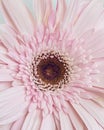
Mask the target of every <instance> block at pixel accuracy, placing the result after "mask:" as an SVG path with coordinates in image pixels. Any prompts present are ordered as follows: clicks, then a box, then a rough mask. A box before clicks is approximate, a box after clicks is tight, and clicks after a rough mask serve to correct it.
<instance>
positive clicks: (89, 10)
mask: <svg viewBox="0 0 104 130" xmlns="http://www.w3.org/2000/svg"><path fill="white" fill-rule="evenodd" d="M103 3H104V1H103V0H100V1H99V0H92V1H91V2H90V4H89V5H88V6H87V7H86V9H85V10H84V11H83V13H82V14H81V15H80V17H79V18H78V20H77V22H76V24H75V25H74V27H73V33H74V36H76V37H77V36H80V35H81V34H83V33H84V32H85V31H86V30H88V29H89V28H94V26H95V25H96V23H97V21H98V19H99V17H100V15H101V13H102V11H103Z"/></svg>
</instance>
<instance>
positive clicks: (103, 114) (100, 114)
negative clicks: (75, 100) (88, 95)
mask: <svg viewBox="0 0 104 130" xmlns="http://www.w3.org/2000/svg"><path fill="white" fill-rule="evenodd" d="M81 105H82V106H83V107H84V109H86V110H87V111H88V112H89V113H90V114H91V115H92V117H93V118H95V120H97V122H98V123H99V124H100V125H101V126H102V127H103V129H104V108H103V107H101V106H100V105H98V104H97V103H95V102H94V101H91V100H88V101H86V100H82V101H81Z"/></svg>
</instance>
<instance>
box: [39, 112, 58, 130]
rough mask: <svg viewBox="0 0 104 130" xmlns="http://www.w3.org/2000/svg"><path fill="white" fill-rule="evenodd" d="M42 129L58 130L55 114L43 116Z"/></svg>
mask: <svg viewBox="0 0 104 130" xmlns="http://www.w3.org/2000/svg"><path fill="white" fill-rule="evenodd" d="M40 130H57V129H56V126H55V121H54V118H53V115H50V114H49V115H47V116H46V117H44V118H43V120H42V124H41V128H40Z"/></svg>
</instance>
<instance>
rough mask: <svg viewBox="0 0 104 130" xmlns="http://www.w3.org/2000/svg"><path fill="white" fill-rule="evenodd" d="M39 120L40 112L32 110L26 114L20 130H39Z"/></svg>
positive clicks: (40, 118)
mask: <svg viewBox="0 0 104 130" xmlns="http://www.w3.org/2000/svg"><path fill="white" fill-rule="evenodd" d="M41 120H42V117H41V111H38V110H34V111H32V112H30V113H28V115H27V117H26V119H25V121H24V124H23V127H22V129H21V130H39V129H40V126H41Z"/></svg>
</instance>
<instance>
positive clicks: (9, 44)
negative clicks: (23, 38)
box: [0, 25, 19, 52]
mask: <svg viewBox="0 0 104 130" xmlns="http://www.w3.org/2000/svg"><path fill="white" fill-rule="evenodd" d="M16 35H17V34H16V32H14V31H13V29H11V28H10V27H8V26H6V25H2V26H0V40H1V42H2V44H1V45H2V46H3V47H4V49H5V50H9V49H11V48H14V49H15V48H16V49H18V48H19V42H18V41H17V40H16ZM5 52H6V51H5Z"/></svg>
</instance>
